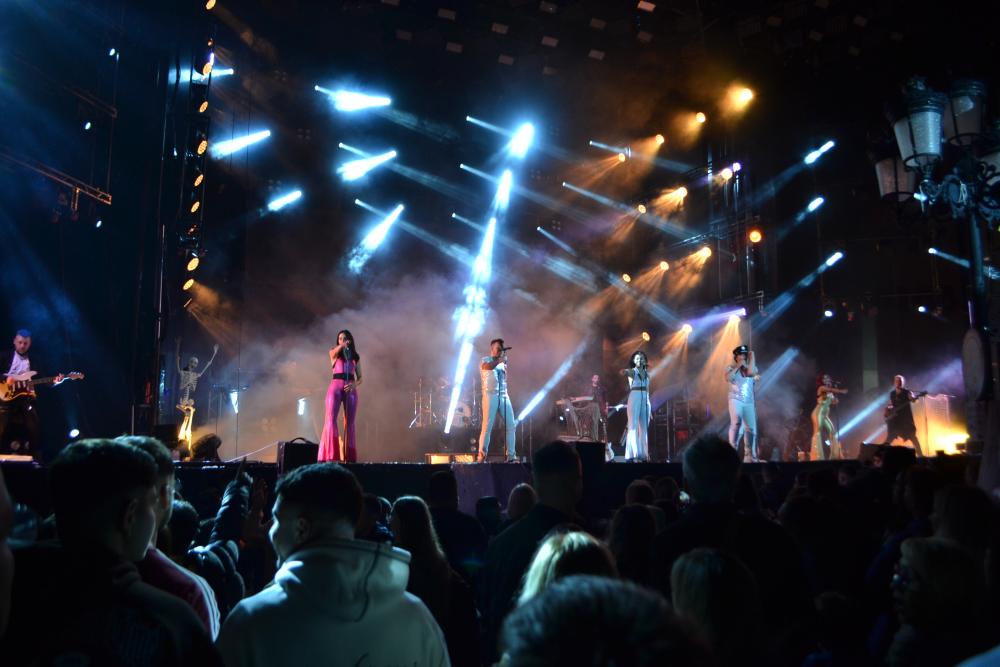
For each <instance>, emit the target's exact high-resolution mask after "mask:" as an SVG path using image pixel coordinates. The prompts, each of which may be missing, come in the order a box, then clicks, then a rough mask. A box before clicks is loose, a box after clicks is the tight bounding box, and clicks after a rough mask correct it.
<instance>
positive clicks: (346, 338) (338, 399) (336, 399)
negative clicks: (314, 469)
mask: <svg viewBox="0 0 1000 667" xmlns="http://www.w3.org/2000/svg"><path fill="white" fill-rule="evenodd" d="M330 366H332V367H333V379H332V380H330V388H329V389H327V390H326V418H325V419H324V421H323V436H322V437H321V438H320V441H319V460H320V461H347V462H351V463H353V462H354V461H357V460H358V448H357V441H356V439H355V428H354V417H355V416H356V415H357V413H358V391H357V388H358V386H359V385H360V384H361V357H359V356H358V350H357V348H356V347H355V345H354V336H352V335H351V332H350V331H348V330H347V329H344V330H343V331H341V332H340V333H338V334H337V345H336V347H333V348H330ZM341 404H343V405H344V438H345V439H346V440H347V447H346V451H345V452H344V453H343V455H341V451H340V430H339V429H338V428H337V413H339V412H340V405H341Z"/></svg>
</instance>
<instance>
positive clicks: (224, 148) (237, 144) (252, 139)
mask: <svg viewBox="0 0 1000 667" xmlns="http://www.w3.org/2000/svg"><path fill="white" fill-rule="evenodd" d="M270 136H271V130H260V131H258V132H251V133H250V134H247V135H245V136H242V137H236V138H235V139H226V140H225V141H220V142H218V143H216V144H215V145H213V146H212V157H216V158H220V157H225V156H227V155H232V154H233V153H235V152H236V151H239V150H242V149H244V148H246V147H248V146H251V145H253V144H256V143H259V142H261V141H264V140H265V139H267V138H268V137H270ZM200 154H201V153H199V155H200Z"/></svg>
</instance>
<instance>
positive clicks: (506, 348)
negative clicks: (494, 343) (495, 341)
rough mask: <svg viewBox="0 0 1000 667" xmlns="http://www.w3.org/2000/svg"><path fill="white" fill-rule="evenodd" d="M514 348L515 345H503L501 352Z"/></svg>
mask: <svg viewBox="0 0 1000 667" xmlns="http://www.w3.org/2000/svg"><path fill="white" fill-rule="evenodd" d="M513 349H514V347H513V346H511V347H501V348H500V351H501V352H506V351H507V350H513Z"/></svg>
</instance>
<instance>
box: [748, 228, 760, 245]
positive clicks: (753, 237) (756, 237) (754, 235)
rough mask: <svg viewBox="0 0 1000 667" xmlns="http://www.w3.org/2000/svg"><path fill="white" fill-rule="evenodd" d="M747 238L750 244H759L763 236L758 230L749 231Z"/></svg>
mask: <svg viewBox="0 0 1000 667" xmlns="http://www.w3.org/2000/svg"><path fill="white" fill-rule="evenodd" d="M747 238H749V239H750V243H760V242H761V240H762V239H763V238H764V235H763V234H762V233H761V231H760V230H759V229H751V230H750V233H749V234H747Z"/></svg>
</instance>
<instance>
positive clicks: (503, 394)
mask: <svg viewBox="0 0 1000 667" xmlns="http://www.w3.org/2000/svg"><path fill="white" fill-rule="evenodd" d="M509 349H510V348H509V347H504V345H503V338H494V339H493V340H491V341H490V356H488V357H483V358H482V360H480V363H479V375H480V376H481V377H482V380H483V430H482V431H481V432H480V433H479V456H478V457H477V459H478V461H479V462H480V463H482V462H483V461H485V460H486V457H487V456H489V453H490V436H491V434H492V431H493V426H494V425H497V426H499V428H501V429H503V431H504V435H505V436H506V438H507V461H508V462H509V461H514V460H516V454H515V453H514V437H515V436H516V435H517V422H516V421H515V420H514V406H513V405H511V403H510V397H509V396H508V395H507V350H509ZM501 412H502V414H501Z"/></svg>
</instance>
